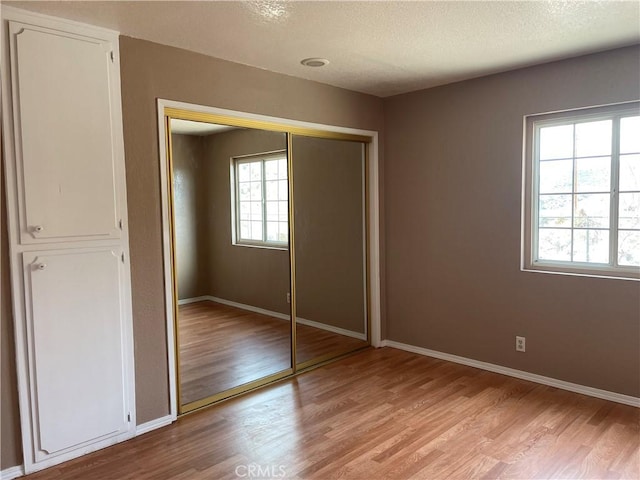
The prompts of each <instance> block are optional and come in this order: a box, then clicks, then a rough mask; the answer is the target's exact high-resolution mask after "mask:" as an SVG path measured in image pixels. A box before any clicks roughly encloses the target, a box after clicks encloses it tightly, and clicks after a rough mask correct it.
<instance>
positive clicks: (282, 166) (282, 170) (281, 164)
mask: <svg viewBox="0 0 640 480" xmlns="http://www.w3.org/2000/svg"><path fill="white" fill-rule="evenodd" d="M278 171H279V174H280V176H279V178H280V179H284V180H286V179H287V159H286V158H283V159H280V160H278Z"/></svg>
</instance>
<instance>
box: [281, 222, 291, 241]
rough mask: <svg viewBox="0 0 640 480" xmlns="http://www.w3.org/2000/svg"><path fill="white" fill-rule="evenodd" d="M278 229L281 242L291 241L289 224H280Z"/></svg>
mask: <svg viewBox="0 0 640 480" xmlns="http://www.w3.org/2000/svg"><path fill="white" fill-rule="evenodd" d="M278 228H279V232H278V240H279V241H281V242H287V241H289V227H288V226H287V224H286V223H284V222H280V223H279V227H278Z"/></svg>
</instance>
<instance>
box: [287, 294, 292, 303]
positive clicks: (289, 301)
mask: <svg viewBox="0 0 640 480" xmlns="http://www.w3.org/2000/svg"><path fill="white" fill-rule="evenodd" d="M287 303H291V294H290V293H289V292H287Z"/></svg>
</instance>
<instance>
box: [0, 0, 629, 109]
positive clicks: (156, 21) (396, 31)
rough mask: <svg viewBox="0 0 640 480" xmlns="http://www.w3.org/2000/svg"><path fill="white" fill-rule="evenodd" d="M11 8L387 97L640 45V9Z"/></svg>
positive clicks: (419, 4)
mask: <svg viewBox="0 0 640 480" xmlns="http://www.w3.org/2000/svg"><path fill="white" fill-rule="evenodd" d="M3 4H6V5H12V6H16V7H19V8H25V9H29V10H34V11H38V12H42V13H47V14H51V15H56V16H60V17H65V18H69V19H73V20H78V21H82V22H86V23H91V24H94V25H99V26H103V27H107V28H111V29H115V30H119V31H120V32H121V33H122V34H123V35H128V36H132V37H136V38H142V39H146V40H151V41H154V42H158V43H163V44H167V45H172V46H176V47H181V48H185V49H188V50H193V51H195V52H200V53H204V54H206V55H211V56H214V57H218V58H222V59H225V60H230V61H233V62H238V63H243V64H246V65H252V66H255V67H259V68H263V69H266V70H270V71H274V72H279V73H284V74H288V75H292V76H295V77H301V78H306V79H310V80H316V81H318V82H322V83H327V84H330V85H335V86H339V87H343V88H347V89H350V90H356V91H360V92H366V93H370V94H373V95H377V96H382V97H385V96H390V95H394V94H398V93H404V92H408V91H412V90H418V89H421V88H427V87H432V86H436V85H442V84H445V83H451V82H454V81H459V80H464V79H467V78H473V77H478V76H481V75H486V74H490V73H495V72H500V71H505V70H510V69H513V68H518V67H522V66H528V65H534V64H538V63H544V62H548V61H552V60H557V59H562V58H567V57H572V56H577V55H581V54H586V53H591V52H597V51H603V50H608V49H611V48H616V47H620V46H625V45H631V44H636V43H640V2H639V1H637V0H635V1H622V2H618V1H610V0H600V1H594V0H592V1H581V0H569V1H546V0H539V1H529V2H517V1H507V2H500V1H471V2H457V1H403V2H387V1H361V2H336V1H308V2H296V1H281V0H266V1H246V2H228V1H223V2H218V1H162V2H155V1H136V2H127V1H112V2H103V1H88V2H87V1H85V2H73V1H64V2H54V1H47V2H31V1H29V2H6V1H5V2H3ZM307 57H325V58H327V59H329V60H330V62H331V63H330V64H329V65H327V66H325V67H322V68H309V67H304V66H302V65H300V60H302V59H303V58H307Z"/></svg>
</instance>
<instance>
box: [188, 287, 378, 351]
mask: <svg viewBox="0 0 640 480" xmlns="http://www.w3.org/2000/svg"><path fill="white" fill-rule="evenodd" d="M207 300H208V301H210V302H216V303H221V304H223V305H229V306H230V307H236V308H240V309H242V310H248V311H250V312H255V313H260V314H262V315H268V316H270V317H275V318H279V319H280V320H287V321H288V320H289V315H287V314H286V313H280V312H274V311H271V310H266V309H264V308H260V307H254V306H253V305H247V304H245V303H238V302H232V301H231V300H226V299H224V298H219V297H213V296H211V295H204V296H202V297H194V298H185V299H183V300H178V305H187V304H189V303H195V302H202V301H207ZM296 322H298V323H299V324H301V325H307V326H309V327H314V328H319V329H321V330H326V331H327V332H332V333H337V334H338V335H344V336H346V337H352V338H357V339H359V340H366V339H367V335H366V334H364V333H359V332H354V331H351V330H346V329H344V328H340V327H334V326H332V325H325V324H324V323H320V322H315V321H313V320H307V319H306V318H302V317H297V318H296Z"/></svg>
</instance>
